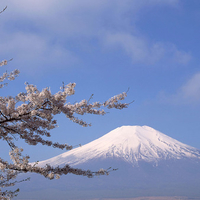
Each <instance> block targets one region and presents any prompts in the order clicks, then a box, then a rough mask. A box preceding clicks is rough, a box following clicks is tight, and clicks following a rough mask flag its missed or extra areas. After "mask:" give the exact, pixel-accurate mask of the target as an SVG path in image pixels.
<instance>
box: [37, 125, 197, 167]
mask: <svg viewBox="0 0 200 200" xmlns="http://www.w3.org/2000/svg"><path fill="white" fill-rule="evenodd" d="M107 158H111V159H112V158H114V159H121V160H124V161H126V162H128V163H130V164H132V165H136V164H137V163H138V162H139V161H145V162H156V163H157V162H158V161H160V160H167V159H178V160H180V159H186V158H189V159H193V158H196V159H200V151H199V150H198V149H196V148H194V147H191V146H188V145H186V144H183V143H181V142H179V141H177V140H175V139H173V138H171V137H169V136H167V135H165V134H163V133H161V132H159V131H157V130H155V129H153V128H151V127H148V126H122V127H119V128H116V129H114V130H113V131H111V132H109V133H107V134H106V135H104V136H102V137H100V138H99V139H96V140H94V141H92V142H90V143H88V144H86V145H84V146H81V147H78V148H76V149H73V150H71V151H68V152H66V153H63V154H60V155H58V156H56V157H53V158H51V159H48V160H44V161H41V162H39V164H38V165H39V166H44V165H45V164H50V165H53V166H58V165H64V164H69V165H71V166H74V165H78V164H83V163H86V162H88V161H90V160H93V159H101V160H102V159H107Z"/></svg>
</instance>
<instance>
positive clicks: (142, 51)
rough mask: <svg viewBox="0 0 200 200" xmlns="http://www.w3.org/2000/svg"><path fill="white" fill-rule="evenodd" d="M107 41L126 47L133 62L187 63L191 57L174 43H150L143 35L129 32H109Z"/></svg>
mask: <svg viewBox="0 0 200 200" xmlns="http://www.w3.org/2000/svg"><path fill="white" fill-rule="evenodd" d="M105 43H106V44H107V45H109V46H114V47H119V48H122V49H124V50H125V52H126V53H127V54H128V55H129V56H130V57H131V58H132V60H133V62H140V63H146V64H154V63H156V62H159V61H166V60H168V62H173V63H177V64H187V63H188V62H189V61H190V59H191V55H190V54H189V53H186V52H184V51H180V50H178V49H177V48H176V46H175V45H173V44H165V43H161V42H159V43H158V42H157V43H150V42H149V41H148V40H147V39H145V38H142V37H141V36H136V35H131V34H128V33H107V34H106V37H105Z"/></svg>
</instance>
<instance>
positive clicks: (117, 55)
mask: <svg viewBox="0 0 200 200" xmlns="http://www.w3.org/2000/svg"><path fill="white" fill-rule="evenodd" d="M6 5H7V6H8V8H7V10H6V11H5V12H4V13H2V14H1V15H0V38H1V39H0V55H1V60H4V59H10V58H13V61H12V62H9V65H7V66H6V68H1V69H0V70H1V73H3V72H4V70H7V71H12V70H13V69H15V68H17V69H19V70H20V72H21V73H20V76H19V77H18V78H17V79H16V80H15V81H14V82H10V83H9V85H8V86H7V87H5V88H3V89H1V96H7V95H15V94H17V93H19V92H21V91H24V82H25V81H27V82H28V83H31V84H34V85H37V86H38V88H39V89H42V88H44V87H50V88H51V90H52V92H57V91H58V90H59V88H60V86H61V85H62V82H63V81H64V82H65V83H66V84H67V83H69V82H76V84H77V86H76V93H75V95H74V96H73V97H71V98H69V99H68V101H69V102H75V101H79V100H81V99H89V98H90V96H91V94H94V97H93V101H104V100H107V99H108V98H110V97H111V96H114V95H116V94H119V93H121V92H123V91H127V90H128V88H130V89H129V92H128V97H127V99H126V102H131V101H132V100H134V101H135V102H134V103H132V104H131V105H130V107H129V108H128V109H125V110H122V111H119V110H109V113H108V114H107V115H105V116H89V115H87V116H81V117H82V118H83V119H85V120H87V121H88V122H91V123H92V127H89V128H82V127H80V126H78V125H77V124H73V123H72V122H70V121H68V120H67V119H66V118H65V117H64V116H59V117H58V120H59V128H58V129H55V130H53V131H52V140H54V141H58V142H61V143H65V142H66V143H68V144H72V145H77V144H80V143H81V144H86V143H87V142H90V141H92V140H94V139H97V138H98V137H100V136H102V135H104V134H106V133H108V132H109V131H111V130H113V129H115V128H117V127H119V126H122V125H148V126H151V127H153V128H155V129H157V130H159V131H161V132H163V133H165V134H167V135H169V136H171V137H173V138H175V139H177V140H179V141H181V142H183V143H186V144H189V145H191V146H194V147H197V148H199V149H200V122H199V119H200V57H199V52H200V45H199V35H200V25H199V24H200V2H199V1H198V0H193V1H186V0H151V1H148V0H141V1H138V0H123V1H121V0H101V1H93V0H73V1H72V0H68V1H66V0H60V1H56V0H34V1H27V0H26V1H25V0H16V1H8V0H2V1H1V8H2V9H3V8H4V7H5V6H6ZM0 144H1V145H0V151H1V152H3V151H5V150H7V149H8V148H7V147H6V144H4V143H2V142H1V143H0ZM18 144H19V146H22V147H24V149H25V152H26V153H27V154H29V155H30V156H31V161H36V160H43V159H47V158H50V157H52V156H55V155H57V154H60V153H62V152H63V151H61V150H57V149H52V148H49V147H43V146H41V145H38V146H37V147H29V146H28V145H24V143H23V142H20V141H18ZM5 154H6V151H5ZM4 156H5V157H7V155H4Z"/></svg>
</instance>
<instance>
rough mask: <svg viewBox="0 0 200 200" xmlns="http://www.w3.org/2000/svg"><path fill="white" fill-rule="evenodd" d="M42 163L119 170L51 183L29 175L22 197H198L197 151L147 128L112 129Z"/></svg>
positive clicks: (199, 169) (199, 166)
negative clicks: (107, 174) (96, 175)
mask: <svg viewBox="0 0 200 200" xmlns="http://www.w3.org/2000/svg"><path fill="white" fill-rule="evenodd" d="M45 164H50V165H53V166H55V167H56V166H58V165H59V166H62V165H64V164H69V165H71V166H74V167H76V168H81V169H84V170H87V169H89V170H92V171H97V170H99V169H100V168H104V169H107V168H109V167H112V168H114V169H115V168H118V170H116V171H114V172H111V173H110V175H109V176H99V177H94V178H92V179H88V178H87V177H83V176H76V175H72V174H68V175H66V176H62V177H61V178H60V179H58V180H51V181H49V180H47V179H45V178H44V177H42V176H40V175H35V174H31V175H30V177H31V181H30V183H28V182H24V183H20V185H21V187H20V190H21V193H20V194H19V196H18V198H19V199H20V200H21V199H29V198H30V196H31V197H32V199H49V200H53V199H57V198H58V196H59V199H60V200H65V199H79V200H80V199H83V200H85V199H104V198H108V197H109V198H113V199H118V198H121V199H125V198H133V197H138V196H181V197H182V196H184V197H185V196H187V197H191V198H194V199H200V190H199V188H200V151H199V150H198V149H196V148H193V147H191V146H188V145H186V144H183V143H181V142H179V141H177V140H175V139H172V138H171V137H168V136H167V135H165V134H163V133H161V132H159V131H156V130H155V129H153V128H151V127H148V126H122V127H119V128H116V129H115V130H113V131H111V132H109V133H107V134H106V135H104V136H103V137H101V138H99V139H96V140H94V141H92V142H90V143H88V144H86V145H84V146H82V147H78V148H76V149H73V150H71V151H68V152H66V153H63V154H60V155H58V156H56V157H53V158H51V159H48V160H44V161H41V162H39V165H40V166H43V165H45ZM26 178H27V177H26ZM42 197H43V198H42ZM196 197H197V198H196ZM180 199H182V198H180Z"/></svg>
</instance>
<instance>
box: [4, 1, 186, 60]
mask: <svg viewBox="0 0 200 200" xmlns="http://www.w3.org/2000/svg"><path fill="white" fill-rule="evenodd" d="M3 2H6V3H5V5H8V9H7V11H6V13H8V14H6V15H5V16H6V17H4V18H3V21H2V22H1V23H2V27H5V28H4V29H1V30H0V31H1V38H5V36H6V35H8V36H9V37H10V38H8V37H7V38H6V40H5V39H4V41H6V44H4V42H2V41H0V42H1V44H2V43H3V45H4V46H5V49H4V51H5V50H6V49H7V50H9V53H10V52H11V53H13V54H16V55H17V56H19V58H21V57H23V58H24V60H25V59H26V60H27V61H28V59H32V60H34V58H35V57H37V58H38V60H39V59H41V60H42V61H43V62H44V60H45V59H46V61H45V62H46V63H48V62H47V60H49V62H52V60H53V59H55V60H59V57H60V59H61V58H64V57H65V56H66V57H68V58H69V60H71V59H72V60H74V55H73V53H72V52H70V51H71V49H70V48H68V47H67V46H66V45H65V43H66V42H69V41H70V42H77V41H78V40H79V41H81V44H80V42H79V44H78V45H84V42H86V43H87V45H88V43H90V45H93V43H92V39H94V38H95V39H96V40H99V41H104V44H105V45H106V46H110V47H111V48H112V47H113V48H115V47H118V48H120V49H122V50H123V51H125V52H126V53H127V55H128V56H130V57H131V59H132V60H133V62H139V63H148V64H154V63H156V62H160V61H163V60H170V61H171V62H174V63H181V64H187V63H188V61H189V60H190V55H189V54H188V53H187V52H184V51H180V50H178V48H176V47H175V46H173V45H166V44H163V43H161V42H154V43H152V42H151V41H150V39H148V38H144V37H142V36H141V35H140V36H138V35H137V34H136V32H137V27H135V25H134V24H130V20H132V22H133V21H134V18H135V20H136V19H137V14H138V12H139V11H141V9H142V8H143V7H148V6H154V5H164V6H166V5H169V6H176V5H177V4H178V3H179V0H151V1H148V0H143V1H138V0H123V1H122V0H101V1H94V0H75V1H74V0H67V1H66V0H60V1H56V0H43V1H41V0H34V1H27V0H17V1H6V0H3ZM4 14H5V13H4ZM8 27H9V28H8ZM24 27H26V28H27V27H29V30H27V29H24ZM133 28H134V30H135V31H134V30H133ZM19 31H21V32H22V33H20V34H19ZM30 33H31V34H30ZM2 36H3V37H2ZM55 39H56V41H57V43H56V45H55V44H53V45H52V43H53V42H52V41H54V40H55ZM90 40H91V41H90ZM16 45H17V48H16ZM14 47H15V48H14ZM2 55H3V54H2ZM20 55H21V56H20Z"/></svg>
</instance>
